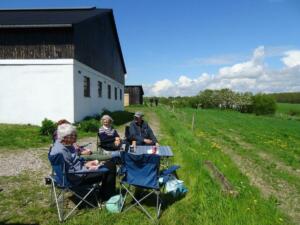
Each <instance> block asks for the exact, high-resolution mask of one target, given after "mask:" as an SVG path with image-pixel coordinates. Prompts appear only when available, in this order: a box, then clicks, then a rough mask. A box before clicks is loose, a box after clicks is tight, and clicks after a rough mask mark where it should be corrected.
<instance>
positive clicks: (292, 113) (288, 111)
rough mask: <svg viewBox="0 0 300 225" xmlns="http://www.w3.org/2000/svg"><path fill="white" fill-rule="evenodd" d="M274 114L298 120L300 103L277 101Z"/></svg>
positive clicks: (299, 118) (299, 117)
mask: <svg viewBox="0 0 300 225" xmlns="http://www.w3.org/2000/svg"><path fill="white" fill-rule="evenodd" d="M276 114H277V115H279V116H281V117H285V118H287V119H296V120H299V121H300V104H291V103H277V110H276Z"/></svg>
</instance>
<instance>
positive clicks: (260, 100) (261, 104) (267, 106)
mask: <svg viewBox="0 0 300 225" xmlns="http://www.w3.org/2000/svg"><path fill="white" fill-rule="evenodd" d="M252 109H253V112H254V113H255V114H256V115H272V114H274V113H275V112H276V101H275V99H274V97H272V96H270V95H266V94H257V95H255V96H253V97H252Z"/></svg>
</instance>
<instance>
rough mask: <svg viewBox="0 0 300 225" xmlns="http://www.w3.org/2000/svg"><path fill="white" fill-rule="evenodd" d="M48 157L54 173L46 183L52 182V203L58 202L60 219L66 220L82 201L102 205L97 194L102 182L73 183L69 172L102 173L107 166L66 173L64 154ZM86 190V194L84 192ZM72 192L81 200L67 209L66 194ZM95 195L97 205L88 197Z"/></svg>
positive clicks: (92, 204) (92, 205)
mask: <svg viewBox="0 0 300 225" xmlns="http://www.w3.org/2000/svg"><path fill="white" fill-rule="evenodd" d="M48 159H49V161H50V163H51V166H52V174H51V175H50V176H48V177H47V178H46V184H51V203H52V204H53V203H55V204H56V208H57V213H58V219H59V221H60V222H63V221H65V220H66V219H67V218H68V217H69V216H71V215H72V213H73V212H74V211H75V210H76V209H77V208H78V207H79V206H80V205H82V203H86V204H87V205H89V206H90V207H92V208H96V207H99V208H101V205H100V203H99V200H98V198H97V195H96V191H97V190H100V185H101V184H100V183H94V184H84V185H73V184H72V183H71V182H70V181H69V180H68V179H67V174H73V175H75V174H87V173H100V174H103V173H105V172H107V171H108V169H107V168H104V167H103V168H100V169H98V170H95V171H85V172H74V173H66V166H65V162H64V158H63V155H62V154H56V155H50V151H49V154H48ZM82 191H84V194H82ZM68 192H70V193H72V194H73V195H75V196H76V197H77V198H78V200H79V202H78V203H77V204H76V205H75V206H74V207H73V208H71V209H69V210H66V209H65V208H64V204H65V201H64V200H65V195H66V193H68ZM92 194H93V195H94V199H95V200H96V202H97V206H95V204H94V203H92V202H91V201H90V200H89V199H88V197H91V195H92Z"/></svg>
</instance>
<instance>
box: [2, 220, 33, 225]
mask: <svg viewBox="0 0 300 225" xmlns="http://www.w3.org/2000/svg"><path fill="white" fill-rule="evenodd" d="M0 224H2V225H38V223H10V222H9V220H0Z"/></svg>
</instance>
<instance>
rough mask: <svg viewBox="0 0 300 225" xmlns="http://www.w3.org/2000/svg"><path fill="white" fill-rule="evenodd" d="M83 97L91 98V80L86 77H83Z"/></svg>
mask: <svg viewBox="0 0 300 225" xmlns="http://www.w3.org/2000/svg"><path fill="white" fill-rule="evenodd" d="M83 95H84V97H91V93H90V78H89V77H86V76H84V77H83Z"/></svg>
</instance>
